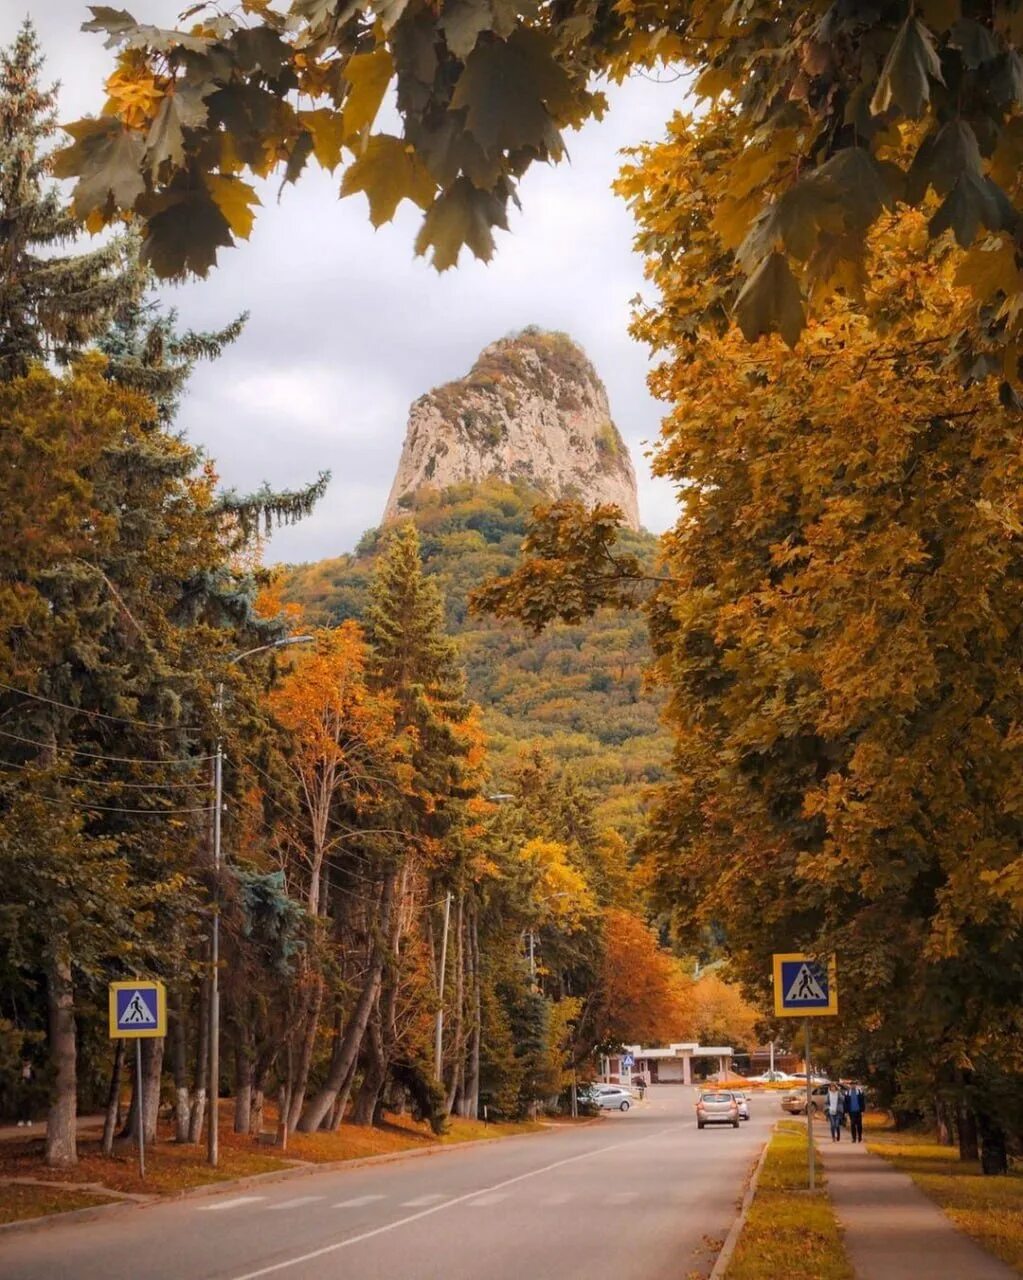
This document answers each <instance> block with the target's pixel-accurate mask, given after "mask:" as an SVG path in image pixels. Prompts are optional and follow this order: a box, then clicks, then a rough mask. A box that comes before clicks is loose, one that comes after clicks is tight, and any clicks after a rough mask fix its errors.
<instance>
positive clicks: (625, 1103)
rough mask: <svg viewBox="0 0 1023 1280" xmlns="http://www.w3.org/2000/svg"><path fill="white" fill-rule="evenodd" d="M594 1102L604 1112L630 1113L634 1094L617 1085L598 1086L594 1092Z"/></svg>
mask: <svg viewBox="0 0 1023 1280" xmlns="http://www.w3.org/2000/svg"><path fill="white" fill-rule="evenodd" d="M593 1101H594V1102H595V1103H596V1105H597V1106H598V1107H600V1109H601V1110H602V1111H628V1109H629V1108H630V1107H631V1106H632V1092H631V1090H629V1089H626V1088H623V1087H622V1086H621V1085H617V1084H598V1085H597V1086H596V1088H595V1089H594V1090H593Z"/></svg>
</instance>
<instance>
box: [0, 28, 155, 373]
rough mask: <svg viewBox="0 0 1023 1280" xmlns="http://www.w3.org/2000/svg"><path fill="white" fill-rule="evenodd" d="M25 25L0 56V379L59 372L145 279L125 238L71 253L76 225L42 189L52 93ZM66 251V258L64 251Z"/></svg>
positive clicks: (52, 125) (51, 187)
mask: <svg viewBox="0 0 1023 1280" xmlns="http://www.w3.org/2000/svg"><path fill="white" fill-rule="evenodd" d="M42 67H43V58H42V55H41V53H40V50H39V42H38V40H37V39H36V34H35V30H34V28H33V26H32V24H31V22H30V21H28V20H27V19H26V21H25V23H24V24H23V26H22V27H21V30H20V31H19V32H18V35H17V36H16V38H15V40H14V43H13V44H12V45H11V46H10V48H8V49H5V50H3V51H0V378H4V379H6V378H15V377H19V376H21V375H22V374H24V373H26V372H27V370H28V367H29V365H30V364H31V362H32V361H33V360H42V359H46V358H47V357H51V358H53V359H56V360H57V361H58V362H60V363H64V362H66V361H67V359H68V358H69V357H70V356H72V355H73V354H74V353H75V352H76V351H79V350H81V349H82V347H84V346H85V345H86V344H87V343H88V342H90V341H91V340H93V339H94V338H96V337H97V336H98V335H99V334H100V333H102V332H103V331H104V330H105V329H106V327H107V325H108V324H109V322H110V321H111V319H112V317H113V316H114V314H115V313H116V311H117V309H118V308H119V307H120V306H122V305H123V304H125V303H126V302H129V301H131V300H132V299H133V298H137V297H138V294H139V291H140V288H141V283H142V273H141V271H140V270H139V268H138V266H137V263H136V261H135V259H134V257H133V255H132V253H131V247H130V243H129V240H128V238H127V237H119V238H117V239H115V240H112V241H110V242H109V243H107V244H105V245H103V246H101V247H100V248H98V249H93V250H91V251H89V252H86V253H70V252H66V250H67V249H68V248H69V247H71V246H73V244H74V241H75V239H76V237H77V236H78V234H79V232H80V230H81V226H80V223H79V222H78V221H77V220H76V219H75V218H74V217H73V215H72V214H71V211H70V209H69V208H68V206H67V204H66V203H65V202H64V200H63V199H62V198H61V194H60V192H59V190H58V188H57V187H56V185H55V184H54V183H52V182H50V181H49V175H50V169H51V166H50V156H49V153H48V150H47V143H48V142H49V140H50V139H51V138H52V137H53V135H54V134H55V133H56V130H57V118H56V107H57V91H56V87H55V86H54V87H51V88H48V89H47V88H43V86H42V84H41V82H40V76H41V73H42ZM62 250H65V252H61V251H62Z"/></svg>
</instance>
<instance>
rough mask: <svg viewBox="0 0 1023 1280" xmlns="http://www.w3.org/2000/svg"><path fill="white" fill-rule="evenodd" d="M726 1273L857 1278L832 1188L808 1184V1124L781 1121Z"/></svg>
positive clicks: (769, 1279) (747, 1279)
mask: <svg viewBox="0 0 1023 1280" xmlns="http://www.w3.org/2000/svg"><path fill="white" fill-rule="evenodd" d="M818 1176H819V1166H818ZM726 1274H727V1280H778V1278H779V1277H780V1276H784V1277H785V1280H852V1276H853V1271H852V1267H851V1266H850V1264H849V1260H848V1259H847V1257H846V1254H845V1247H844V1245H843V1243H842V1233H841V1230H840V1229H839V1226H838V1223H837V1221H836V1219H835V1214H834V1210H833V1209H832V1207H831V1200H830V1199H829V1197H828V1194H827V1191H826V1190H825V1189H824V1188H823V1187H822V1188H821V1190H819V1191H818V1192H816V1193H815V1194H811V1193H810V1192H809V1191H808V1190H807V1189H806V1125H805V1123H803V1122H799V1121H792V1120H781V1121H779V1123H778V1126H777V1128H776V1129H775V1132H774V1136H773V1137H772V1138H771V1144H770V1146H769V1148H768V1151H767V1159H766V1160H765V1162H764V1167H763V1169H762V1170H761V1174H760V1181H759V1183H758V1184H757V1192H756V1196H755V1197H754V1199H753V1203H752V1205H751V1206H750V1211H749V1214H748V1216H747V1218H746V1223H745V1225H744V1226H743V1229H742V1234H741V1235H740V1237H739V1243H738V1245H737V1246H736V1250H735V1253H734V1254H733V1255H732V1260H731V1262H730V1263H729V1265H728V1271H727V1273H726Z"/></svg>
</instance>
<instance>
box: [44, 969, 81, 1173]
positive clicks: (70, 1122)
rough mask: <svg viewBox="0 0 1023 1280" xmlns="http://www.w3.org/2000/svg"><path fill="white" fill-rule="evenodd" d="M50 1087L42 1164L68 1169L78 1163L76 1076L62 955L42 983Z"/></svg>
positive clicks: (71, 998) (71, 1004) (67, 972)
mask: <svg viewBox="0 0 1023 1280" xmlns="http://www.w3.org/2000/svg"><path fill="white" fill-rule="evenodd" d="M46 996H47V1004H48V1006H49V1022H50V1066H51V1069H52V1072H53V1086H52V1091H51V1094H50V1109H49V1113H48V1114H47V1117H46V1163H47V1164H48V1165H49V1166H50V1168H51V1169H70V1168H71V1167H72V1166H74V1165H76V1164H77V1163H78V1133H77V1120H78V1078H77V1072H76V1057H77V1052H78V1048H77V1034H76V1028H75V993H74V985H73V983H72V978H71V965H70V963H69V962H68V960H67V959H65V958H64V956H63V955H62V954H59V955H55V956H54V958H53V959H52V961H51V962H50V971H49V973H48V974H47V983H46Z"/></svg>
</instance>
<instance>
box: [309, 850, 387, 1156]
mask: <svg viewBox="0 0 1023 1280" xmlns="http://www.w3.org/2000/svg"><path fill="white" fill-rule="evenodd" d="M396 876H397V873H396V872H395V871H390V872H388V874H387V876H386V878H385V880H384V885H383V891H382V893H381V895H380V924H379V929H380V934H381V935H383V937H384V938H387V937H388V936H389V934H390V924H391V907H392V903H393V901H394V886H395V880H396ZM386 959H387V951H386V946H385V945H384V944H383V943H382V942H381V941H380V939H379V937H378V939H377V940H376V941H375V942H374V943H373V949H372V955H371V958H370V964H369V969H368V970H367V973H366V979H365V981H364V982H363V985H362V991H361V992H360V993H359V999H358V1002H357V1003H356V1006H355V1009H354V1010H353V1012H352V1016H351V1017H350V1018H349V1020H348V1026H347V1027H346V1028H345V1033H344V1036H343V1037H342V1038H341V1041H340V1042H339V1044H338V1045H337V1048H336V1052H335V1054H334V1056H333V1058H332V1060H331V1064H330V1070H329V1071H328V1073H327V1079H326V1080H325V1081H324V1084H323V1087H322V1088H321V1089H320V1090H319V1091H318V1092H317V1093H316V1095H315V1096H314V1097H313V1098H312V1100H311V1101H310V1103H309V1105H308V1107H307V1108H306V1111H305V1114H304V1115H303V1116H302V1119H301V1121H300V1122H299V1125H298V1128H299V1129H300V1130H301V1131H302V1132H303V1133H315V1131H316V1130H317V1129H318V1128H319V1127H320V1125H321V1124H322V1123H323V1118H324V1116H325V1115H327V1113H328V1112H329V1111H330V1109H331V1107H332V1106H333V1105H334V1102H335V1100H336V1098H337V1095H338V1091H339V1090H340V1088H341V1086H342V1084H343V1083H344V1081H345V1078H346V1076H347V1075H348V1073H349V1071H350V1070H351V1069H352V1065H353V1063H354V1062H355V1061H356V1060H357V1058H358V1056H359V1051H360V1050H361V1048H362V1043H363V1040H364V1039H365V1036H366V1027H367V1025H368V1023H369V1019H370V1014H371V1013H372V1012H373V1009H374V1007H375V1006H376V1004H377V1001H378V999H379V996H380V983H381V979H382V977H383V972H384V964H385V962H386Z"/></svg>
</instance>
